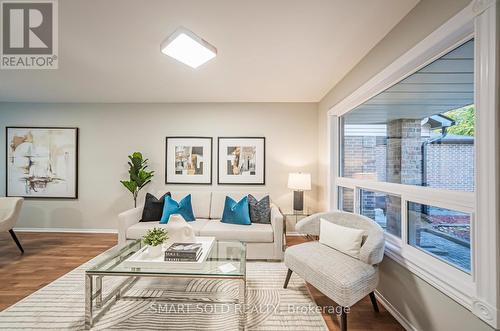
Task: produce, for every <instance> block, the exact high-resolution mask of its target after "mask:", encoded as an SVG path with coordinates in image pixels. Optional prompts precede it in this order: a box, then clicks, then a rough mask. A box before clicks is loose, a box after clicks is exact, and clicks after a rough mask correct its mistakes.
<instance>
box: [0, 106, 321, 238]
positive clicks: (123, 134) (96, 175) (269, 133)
mask: <svg viewBox="0 0 500 331" xmlns="http://www.w3.org/2000/svg"><path fill="white" fill-rule="evenodd" d="M9 125H19V126H23V125H27V126H29V125H32V126H76V127H79V128H80V158H79V199H78V200H42V201H41V200H28V201H26V203H25V207H24V208H23V211H22V217H21V220H20V222H19V224H18V227H30V228H83V229H115V228H116V222H117V217H116V216H117V214H118V213H119V212H121V211H123V210H126V209H128V208H130V207H131V206H132V198H131V196H130V195H129V193H128V191H126V190H125V188H124V187H122V186H121V184H120V183H119V180H120V179H123V178H125V177H126V176H127V165H126V164H127V155H128V154H130V153H131V152H134V151H141V152H143V153H144V154H145V156H146V157H148V158H149V159H150V160H151V167H152V169H154V170H155V171H156V177H155V178H154V180H153V183H152V184H150V185H149V186H148V187H147V188H146V189H145V190H144V192H145V191H152V192H155V191H157V190H158V189H159V188H162V187H165V184H164V182H165V177H164V167H165V166H164V164H165V160H164V158H165V137H166V136H175V135H200V136H212V137H214V138H216V137H217V136H265V137H266V149H267V150H266V152H267V153H266V154H267V158H266V167H267V174H266V185H265V186H264V187H260V186H259V187H248V186H247V187H244V186H243V187H234V186H218V187H217V186H216V184H214V186H213V187H207V186H203V185H199V186H185V185H175V186H174V185H169V186H167V188H169V189H172V190H184V189H186V190H191V189H193V190H211V189H214V190H262V191H268V192H269V193H270V194H271V197H272V198H273V200H275V202H277V203H278V204H279V205H280V207H282V208H283V209H284V210H290V209H291V201H292V193H291V191H290V190H289V189H288V188H287V178H288V173H289V172H292V171H304V172H310V173H311V174H312V178H313V180H314V181H315V180H316V179H317V173H316V172H317V154H318V151H317V148H316V142H317V133H316V132H317V125H318V118H317V105H316V104H307V103H270V104H266V103H223V104H217V103H207V104H201V103H199V104H29V103H19V104H18V103H0V132H4V131H3V130H4V127H5V126H9ZM215 148H216V140H214V159H215V156H216V155H217V154H216V149H215ZM215 164H216V163H215V161H214V171H213V181H214V182H215V183H216V182H217V177H216V169H217V168H216V167H215ZM144 192H143V193H142V194H141V197H143V196H144ZM2 195H5V134H0V196H2ZM306 197H308V200H306V204H307V206H308V207H309V208H314V201H312V200H315V198H316V191H315V190H313V191H312V192H307V194H306Z"/></svg>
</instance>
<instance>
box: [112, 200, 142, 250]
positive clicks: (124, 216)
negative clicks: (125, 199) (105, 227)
mask: <svg viewBox="0 0 500 331" xmlns="http://www.w3.org/2000/svg"><path fill="white" fill-rule="evenodd" d="M143 208H144V207H137V208H134V209H129V210H126V211H124V212H123V213H120V214H119V215H118V245H123V244H124V243H125V242H126V241H127V229H128V228H129V227H131V226H132V225H134V224H136V223H139V221H140V220H141V216H142V209H143Z"/></svg>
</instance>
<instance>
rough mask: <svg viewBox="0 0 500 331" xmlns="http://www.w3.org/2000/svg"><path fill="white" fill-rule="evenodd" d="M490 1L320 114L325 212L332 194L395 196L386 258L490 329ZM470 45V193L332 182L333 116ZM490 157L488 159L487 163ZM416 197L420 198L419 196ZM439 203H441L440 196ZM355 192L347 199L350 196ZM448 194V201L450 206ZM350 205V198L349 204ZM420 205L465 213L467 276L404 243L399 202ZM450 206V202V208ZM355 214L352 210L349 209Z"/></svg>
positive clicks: (495, 313)
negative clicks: (395, 228) (343, 190)
mask: <svg viewBox="0 0 500 331" xmlns="http://www.w3.org/2000/svg"><path fill="white" fill-rule="evenodd" d="M496 6H498V4H497V1H496V0H474V1H472V2H471V3H470V4H469V5H468V6H467V7H466V8H464V9H463V10H462V11H461V12H459V13H458V14H457V15H455V16H454V17H453V18H451V19H450V20H449V21H448V22H446V23H445V24H443V25H442V26H441V27H440V28H438V29H437V30H436V31H434V32H433V33H431V34H430V35H429V36H428V37H426V38H425V39H424V40H422V41H421V42H420V43H418V44H417V45H416V46H415V47H413V48H412V49H411V50H409V51H408V52H406V53H405V54H403V55H402V56H401V57H400V58H399V59H397V60H396V61H395V62H393V63H392V64H391V65H389V66H388V67H386V68H385V69H384V70H383V71H381V72H380V73H379V74H377V75H375V76H374V77H373V78H371V79H370V80H368V81H367V82H366V83H365V84H363V85H362V86H361V87H360V88H359V89H357V90H356V91H355V92H353V93H352V94H351V95H349V96H348V97H347V98H345V99H344V100H342V101H341V102H339V103H338V104H336V105H335V106H333V107H332V108H331V109H330V110H329V112H328V120H327V126H328V135H327V136H328V137H327V138H328V141H327V151H326V152H327V154H328V160H329V164H330V167H329V169H328V176H327V180H328V181H327V187H328V188H327V193H328V197H327V201H328V208H329V210H334V209H337V203H338V200H337V187H338V186H342V187H348V188H352V189H355V190H356V189H357V188H359V187H364V188H366V189H372V190H378V191H382V192H387V193H393V194H396V195H400V196H401V197H402V199H401V200H402V204H403V205H402V208H403V209H402V238H401V239H399V238H395V237H394V236H390V235H387V240H386V243H387V245H386V248H387V249H386V255H387V256H389V257H391V258H393V259H394V260H395V261H397V262H399V263H400V264H401V265H403V266H404V267H406V268H407V269H408V270H410V271H411V272H413V273H415V274H416V275H418V276H419V277H421V278H423V279H424V280H426V281H427V282H428V283H430V284H431V285H433V286H434V287H436V288H437V289H439V290H440V291H442V292H443V293H445V294H446V295H448V296H449V297H451V298H452V299H454V300H456V301H457V302H459V303H460V304H462V305H463V306H464V307H466V308H467V309H469V310H471V311H472V312H473V313H474V314H475V315H476V316H478V317H479V318H481V319H482V320H484V321H485V322H486V323H488V324H489V325H491V326H492V327H494V328H499V327H500V324H499V322H500V311H499V301H500V298H499V294H498V293H499V289H500V284H498V279H499V278H500V271H499V270H498V267H499V266H500V261H499V259H500V258H499V256H498V251H499V238H498V233H499V231H498V227H499V225H498V221H499V209H498V208H497V200H498V196H499V195H498V194H499V192H498V190H499V189H498V185H499V176H498V173H497V172H498V170H499V157H498V150H499V148H498V147H499V145H500V144H499V139H498V138H499V134H498V130H499V128H498V123H499V116H498V114H497V113H496V109H497V108H498V100H496V90H497V85H496V77H495V74H496V72H497V70H498V69H497V68H496V62H495V61H496V55H497V54H496V44H495V43H496V39H497V38H498V36H497V30H496ZM471 37H474V39H475V43H474V44H475V54H476V56H475V73H474V75H475V104H476V109H478V111H477V113H476V128H477V130H476V137H475V139H476V165H475V168H476V192H475V193H468V192H453V191H445V192H443V190H438V189H430V188H428V187H425V188H422V187H418V186H409V185H402V184H393V183H382V182H376V181H367V180H355V179H350V178H340V177H338V173H339V172H338V171H339V166H340V162H339V160H338V157H337V156H338V155H339V143H340V139H339V138H340V133H339V123H338V122H339V117H340V116H341V115H343V114H345V113H347V112H349V111H351V110H352V109H354V108H355V107H357V106H359V105H360V104H362V103H364V102H365V101H367V100H369V99H370V98H372V97H373V96H375V95H377V94H378V93H380V92H382V91H384V90H386V89H387V88H389V87H391V86H392V85H394V84H396V83H397V82H399V81H401V80H402V79H404V78H406V77H407V76H409V75H411V74H412V73H414V72H415V71H417V70H418V69H420V68H422V67H424V66H425V65H427V64H429V63H430V62H432V61H434V60H435V59H437V58H439V57H441V56H442V55H444V54H446V53H447V52H448V51H450V50H452V49H454V48H455V47H457V46H458V45H459V44H460V43H462V42H464V41H466V40H468V39H470V38H471ZM492 155H493V156H495V157H494V158H492V157H488V156H492ZM423 190H424V191H425V194H422V193H424V192H423ZM443 193H445V194H446V195H447V197H448V198H447V199H442V194H443ZM356 194H357V193H356V191H355V196H356ZM450 195H451V196H452V198H451V199H450ZM355 200H356V198H355ZM407 200H410V201H414V202H420V203H426V204H430V205H433V206H437V207H442V208H448V209H454V210H458V211H463V212H468V213H470V214H471V216H472V219H471V251H472V260H471V266H472V270H473V272H472V275H467V274H465V273H463V272H461V271H459V270H458V269H456V268H453V267H451V266H449V265H448V264H446V263H445V262H442V261H440V260H438V259H435V258H432V257H429V255H427V254H426V253H424V252H422V251H420V250H419V249H416V248H414V247H411V246H409V245H407V244H404V243H406V242H407V241H406V240H407V228H406V218H407V216H406V213H405V212H404V211H405V210H406V202H405V201H407ZM450 200H451V201H453V202H450ZM355 209H356V206H355Z"/></svg>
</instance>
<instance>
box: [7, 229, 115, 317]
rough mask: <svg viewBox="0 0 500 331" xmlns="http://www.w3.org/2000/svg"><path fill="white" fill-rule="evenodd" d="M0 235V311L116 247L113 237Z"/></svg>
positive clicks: (94, 235) (46, 234)
mask: <svg viewBox="0 0 500 331" xmlns="http://www.w3.org/2000/svg"><path fill="white" fill-rule="evenodd" d="M16 235H17V237H18V238H19V241H20V242H21V244H22V246H23V248H24V251H25V253H24V254H23V255H21V252H20V251H19V249H18V248H17V246H16V244H15V243H14V241H13V240H12V238H11V236H10V234H9V233H8V232H5V233H3V232H0V311H1V310H4V309H5V308H7V307H8V306H10V305H12V304H14V303H16V302H17V301H19V300H21V299H22V298H24V297H26V296H28V295H29V294H31V293H33V292H35V291H36V290H38V289H40V288H42V287H44V286H45V285H47V284H49V283H50V282H52V281H54V280H56V279H57V278H59V277H61V276H62V275H64V274H65V273H68V272H69V271H71V270H73V269H74V268H76V267H78V266H79V265H81V264H82V263H84V262H87V261H88V260H90V259H91V258H93V257H94V256H96V255H99V254H100V253H101V252H103V251H105V250H107V249H108V248H110V247H113V246H114V245H116V240H117V239H116V238H117V236H116V235H115V234H81V233H28V232H16Z"/></svg>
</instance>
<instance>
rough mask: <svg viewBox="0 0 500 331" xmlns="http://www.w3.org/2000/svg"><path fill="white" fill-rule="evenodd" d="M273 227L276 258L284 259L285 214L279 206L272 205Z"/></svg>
mask: <svg viewBox="0 0 500 331" xmlns="http://www.w3.org/2000/svg"><path fill="white" fill-rule="evenodd" d="M271 226H272V227H273V236H274V258H275V259H277V260H281V259H283V240H284V233H283V214H282V213H281V211H280V209H279V208H278V206H276V205H275V204H271Z"/></svg>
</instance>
